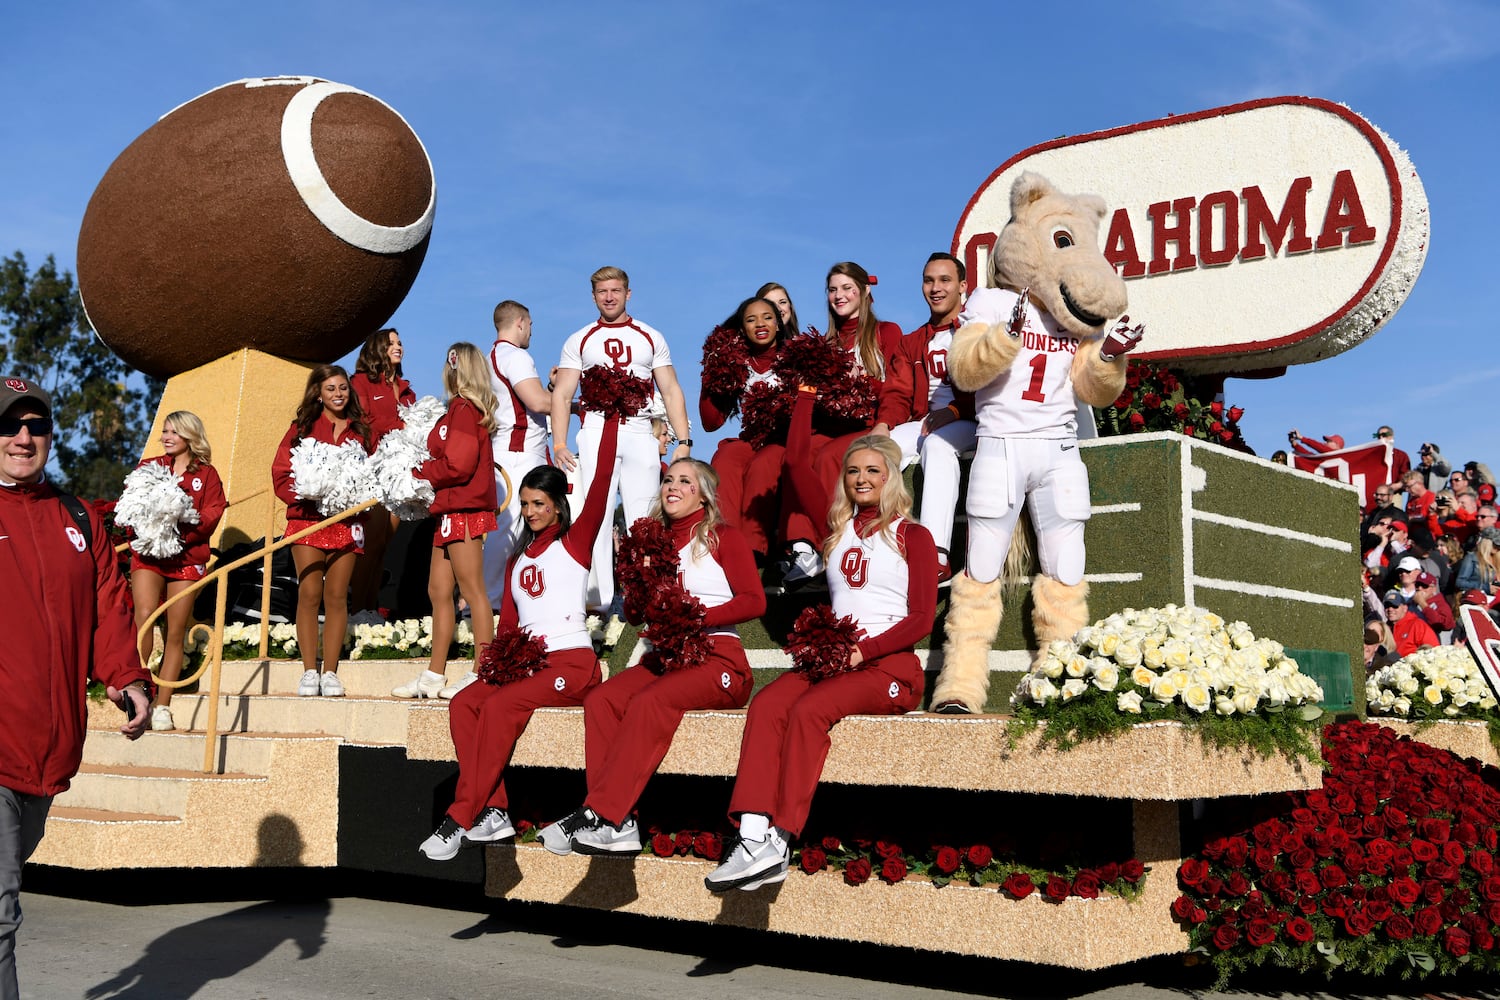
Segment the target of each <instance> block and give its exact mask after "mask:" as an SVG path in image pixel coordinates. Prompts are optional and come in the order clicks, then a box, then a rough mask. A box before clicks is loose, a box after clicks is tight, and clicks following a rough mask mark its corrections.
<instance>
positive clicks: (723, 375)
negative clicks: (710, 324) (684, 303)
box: [702, 326, 750, 417]
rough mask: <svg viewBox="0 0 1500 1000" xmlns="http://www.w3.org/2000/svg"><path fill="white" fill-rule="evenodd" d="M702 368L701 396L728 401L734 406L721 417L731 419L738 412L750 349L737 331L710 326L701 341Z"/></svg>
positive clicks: (748, 369)
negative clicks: (708, 332)
mask: <svg viewBox="0 0 1500 1000" xmlns="http://www.w3.org/2000/svg"><path fill="white" fill-rule="evenodd" d="M702 367H703V372H702V386H703V393H704V395H706V396H713V397H715V398H717V399H721V400H732V401H733V404H734V405H733V406H732V407H731V408H730V410H729V412H728V413H726V414H725V416H726V417H730V416H733V415H734V413H735V411H736V410H737V409H739V405H740V395H741V393H743V392H744V389H745V379H746V378H747V377H748V375H749V372H750V349H749V348H748V347H747V346H746V345H745V338H744V336H742V335H741V334H740V331H738V330H736V329H734V328H733V327H729V326H716V327H714V328H713V331H712V332H711V333H710V334H709V335H708V338H707V339H706V340H704V341H703V366H702Z"/></svg>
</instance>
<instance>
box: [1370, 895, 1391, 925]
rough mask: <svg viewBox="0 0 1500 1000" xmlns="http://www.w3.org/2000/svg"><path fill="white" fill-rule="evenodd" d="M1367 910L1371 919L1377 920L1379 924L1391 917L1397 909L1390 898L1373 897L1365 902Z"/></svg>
mask: <svg viewBox="0 0 1500 1000" xmlns="http://www.w3.org/2000/svg"><path fill="white" fill-rule="evenodd" d="M1365 912H1366V913H1368V914H1369V915H1370V919H1371V920H1373V921H1375V922H1376V923H1377V924H1380V923H1384V922H1385V921H1387V920H1389V919H1391V914H1393V913H1395V912H1396V911H1395V908H1394V907H1392V906H1391V904H1390V901H1389V900H1386V899H1372V900H1370V901H1369V902H1367V903H1365Z"/></svg>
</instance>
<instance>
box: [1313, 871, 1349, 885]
mask: <svg viewBox="0 0 1500 1000" xmlns="http://www.w3.org/2000/svg"><path fill="white" fill-rule="evenodd" d="M1318 881H1320V882H1322V883H1323V888H1325V889H1337V888H1339V887H1340V886H1344V885H1348V884H1349V876H1348V875H1345V874H1344V869H1342V868H1340V867H1339V866H1338V865H1325V866H1324V867H1323V870H1322V871H1320V872H1318Z"/></svg>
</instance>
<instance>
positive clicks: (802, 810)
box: [704, 387, 937, 892]
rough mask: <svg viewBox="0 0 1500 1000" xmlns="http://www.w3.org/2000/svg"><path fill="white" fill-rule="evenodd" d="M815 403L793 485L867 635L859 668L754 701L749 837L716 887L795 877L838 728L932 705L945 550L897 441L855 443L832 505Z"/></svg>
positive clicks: (744, 756)
mask: <svg viewBox="0 0 1500 1000" xmlns="http://www.w3.org/2000/svg"><path fill="white" fill-rule="evenodd" d="M815 399H816V394H815V393H814V392H812V391H811V390H809V389H807V388H806V387H803V388H802V389H801V390H800V391H799V392H798V395H797V404H796V408H795V410H794V411H793V414H792V427H791V432H790V434H789V435H788V439H787V457H788V462H787V467H788V468H789V469H791V470H792V472H793V478H792V480H791V482H790V483H789V487H790V489H792V490H793V491H794V492H796V493H798V494H800V497H799V502H800V503H801V504H802V505H803V507H804V509H807V510H827V511H828V527H829V534H828V537H827V538H826V539H825V540H824V542H823V555H824V557H825V558H826V560H827V564H828V593H829V597H830V599H831V601H832V604H833V613H834V614H835V615H838V616H848V617H850V618H852V619H854V621H855V622H856V624H857V625H858V627H859V628H860V629H861V630H862V631H863V633H864V638H862V639H861V640H860V641H859V642H858V643H857V644H856V645H855V647H854V650H853V652H852V653H850V655H849V667H848V670H846V671H844V672H841V673H838V674H836V675H834V676H832V677H828V678H825V679H823V680H817V681H814V680H812V679H810V678H809V677H808V675H807V674H805V673H802V672H800V671H787V672H786V673H785V674H783V675H782V676H781V677H779V678H777V679H776V680H774V681H772V682H771V683H770V684H768V685H766V687H765V688H763V689H762V690H761V691H760V693H759V694H757V695H756V697H755V700H754V701H752V702H751V703H750V711H749V714H748V715H747V717H746V719H745V732H744V736H743V738H742V739H741V742H740V760H739V766H738V767H737V768H736V773H735V782H734V792H733V794H732V795H731V796H730V800H729V818H730V820H731V821H732V822H734V823H736V824H737V825H738V826H739V830H740V839H739V843H738V844H737V845H736V846H735V848H734V850H732V851H731V852H730V854H729V856H728V858H727V859H726V860H725V861H724V863H723V864H722V865H720V866H719V867H718V868H716V869H715V870H714V871H713V873H712V874H710V875H709V876H708V877H707V878H706V879H704V883H705V884H706V885H707V886H708V888H709V889H710V890H712V891H714V892H725V891H727V890H729V889H746V890H749V889H758V888H760V887H761V886H763V885H770V884H773V883H776V882H781V881H784V880H785V879H786V874H787V863H788V860H789V859H790V856H791V841H792V840H793V839H795V838H796V837H797V836H798V835H800V834H801V833H802V828H803V825H804V823H805V822H806V820H807V814H808V811H809V809H810V808H811V807H812V799H813V793H814V792H815V791H816V790H817V787H818V779H819V777H820V776H821V775H822V773H823V763H824V761H825V760H827V758H828V748H829V745H830V742H831V740H830V738H829V731H830V730H831V729H832V728H833V726H834V724H835V723H837V722H838V721H839V720H840V719H843V718H845V717H847V716H850V715H899V714H903V713H905V712H910V711H912V710H913V709H915V708H916V707H917V706H918V705H919V704H921V701H922V690H923V686H924V681H925V678H924V676H923V673H922V664H921V661H919V660H918V659H917V655H916V653H915V652H913V647H915V645H916V644H917V643H918V642H919V641H921V639H922V638H923V637H924V636H926V635H927V634H928V633H929V632H930V631H931V629H932V621H933V614H934V612H935V611H936V609H937V546H936V545H934V544H933V541H932V535H931V533H930V532H928V530H927V529H926V528H924V527H922V526H921V525H920V524H918V523H916V522H914V521H911V520H908V517H909V515H910V513H911V494H909V493H908V492H907V490H906V484H905V482H904V481H903V480H902V478H901V473H900V469H901V449H900V446H898V445H897V444H896V443H895V442H894V441H892V440H891V439H890V438H889V437H885V436H881V435H866V436H863V437H859V438H856V439H855V440H854V441H853V442H852V443H851V444H850V445H849V448H848V450H847V452H846V454H845V456H844V473H843V489H842V490H840V491H839V493H838V494H837V495H836V498H835V500H834V502H833V504H832V506H831V508H830V507H829V505H828V502H827V493H826V491H825V490H824V488H823V486H822V483H821V481H820V479H819V477H818V476H817V475H816V474H815V473H814V472H813V470H812V468H811V467H810V463H809V462H807V461H806V455H807V450H808V448H809V447H810V443H811V438H812V410H813V402H814V400H815ZM794 458H795V460H794Z"/></svg>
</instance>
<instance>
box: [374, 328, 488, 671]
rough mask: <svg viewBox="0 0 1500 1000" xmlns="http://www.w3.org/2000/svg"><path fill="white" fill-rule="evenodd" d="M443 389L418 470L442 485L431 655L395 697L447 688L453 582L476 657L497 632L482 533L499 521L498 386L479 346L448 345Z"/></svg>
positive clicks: (430, 579)
mask: <svg viewBox="0 0 1500 1000" xmlns="http://www.w3.org/2000/svg"><path fill="white" fill-rule="evenodd" d="M443 390H444V391H445V392H446V393H447V395H448V412H447V413H445V414H443V417H442V419H441V420H439V421H438V422H437V424H436V425H435V426H434V427H433V428H432V432H431V433H429V434H428V435H427V451H428V453H429V454H430V455H431V456H432V457H431V458H429V459H428V460H427V461H425V462H423V463H422V467H421V468H420V469H418V470H416V472H415V473H413V474H414V475H415V476H416V477H417V478H418V479H425V480H427V481H428V482H429V483H431V484H432V486H433V488H434V489H435V490H436V491H437V496H436V497H435V498H434V499H433V501H432V506H431V507H429V508H428V511H429V512H430V513H432V514H433V515H441V520H439V522H438V530H437V532H436V533H435V534H434V535H433V536H432V544H433V547H434V548H436V549H439V550H441V555H439V554H438V553H436V552H435V553H433V557H432V563H431V565H430V568H429V570H428V573H427V596H428V597H429V598H430V599H431V601H432V659H431V661H430V662H429V664H428V666H427V670H426V671H424V672H423V673H422V674H421V675H419V676H418V677H417V678H416V680H414V681H412V682H411V683H409V684H403V685H401V686H400V687H398V688H396V689H395V690H394V691H392V692H391V694H392V695H393V696H395V697H397V698H435V697H437V696H438V695H439V694H441V693H442V692H443V691H445V690H447V688H446V684H447V678H446V676H445V671H446V670H447V669H448V645H449V644H450V643H451V642H452V641H453V630H454V627H455V626H456V625H457V619H456V615H455V608H454V605H453V587H454V584H455V583H457V585H458V592H459V594H460V595H462V596H463V599H464V600H465V601H466V602H468V605H469V625H470V627H471V628H473V630H474V656H475V659H476V660H477V659H478V657H479V651H480V650H481V649H482V648H484V646H485V644H486V643H488V642H489V641H490V640H491V639H493V638H495V615H494V611H493V610H492V609H491V607H490V598H489V592H488V589H487V588H486V587H485V585H484V536H485V535H486V534H488V533H489V532H491V531H494V530H495V529H496V528H497V527H498V526H499V525H498V522H497V521H496V520H495V499H496V497H495V473H494V468H495V452H494V446H493V445H492V444H491V442H490V435H491V434H493V433H494V432H495V392H494V390H493V389H491V388H490V373H489V369H488V368H487V367H485V358H484V355H483V354H482V353H480V350H479V348H477V347H475V346H474V345H473V344H470V343H457V344H454V345H453V346H452V347H450V348H448V364H447V367H445V368H444V369H443ZM475 679H476V676H475V674H474V671H473V670H470V671H469V672H468V673H467V674H465V675H464V676H463V677H462V678H460V679H459V680H458V681H457V682H456V683H455V684H454V685H453V686H454V688H455V689H456V690H453V691H451V692H449V694H448V697H450V698H451V697H453V695H456V694H458V692H459V691H460V690H462V689H463V688H464V687H466V686H468V685H469V684H471V683H472V682H473V681H474V680H475Z"/></svg>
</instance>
